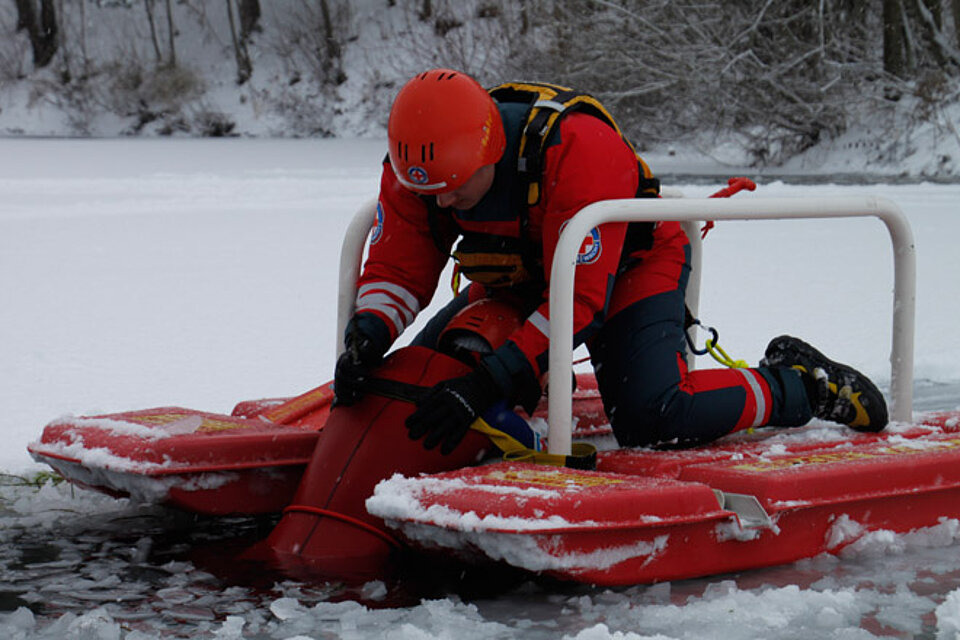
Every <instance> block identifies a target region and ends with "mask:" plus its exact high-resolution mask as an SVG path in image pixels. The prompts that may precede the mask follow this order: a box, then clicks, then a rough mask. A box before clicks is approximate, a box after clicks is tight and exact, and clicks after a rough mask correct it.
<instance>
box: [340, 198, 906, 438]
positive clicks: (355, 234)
mask: <svg viewBox="0 0 960 640" xmlns="http://www.w3.org/2000/svg"><path fill="white" fill-rule="evenodd" d="M669 195H676V194H675V193H674V192H671V193H670V194H669ZM375 211H376V200H372V201H370V202H368V203H366V204H365V205H364V206H363V207H361V208H360V210H359V211H358V212H357V213H356V215H355V216H354V218H353V220H352V221H351V222H350V226H349V228H348V229H347V234H346V236H345V238H344V241H343V246H342V248H341V253H340V291H339V296H338V309H337V351H338V353H339V352H340V351H341V350H342V348H343V346H342V342H343V339H342V336H343V331H344V329H345V328H346V324H347V322H348V321H349V319H350V316H351V315H352V314H353V309H354V305H355V303H356V282H357V278H358V276H359V273H360V260H361V257H362V255H363V247H364V244H365V242H366V238H367V234H368V233H369V231H370V226H371V224H372V221H373V219H374V214H375ZM867 216H873V217H877V218H880V220H882V221H883V223H884V224H886V226H887V230H888V231H889V233H890V239H891V241H892V243H893V257H894V285H893V335H892V342H891V354H890V396H891V408H890V417H891V419H892V420H896V421H904V422H905V421H909V420H910V419H911V416H912V410H913V340H914V315H915V309H916V250H915V247H914V242H913V232H912V231H911V229H910V225H909V223H908V222H907V219H906V217H905V216H904V215H903V213H902V212H901V211H900V208H899V207H898V206H897V205H896V204H894V203H893V202H891V201H890V200H887V199H886V198H880V197H875V196H849V197H837V198H743V199H736V200H727V199H719V198H715V199H701V198H690V199H672V198H669V199H668V198H662V199H625V200H605V201H603V202H595V203H593V204H591V205H588V206H586V207H584V208H583V209H581V210H580V211H579V212H578V213H577V214H576V215H575V216H574V217H573V218H571V219H570V221H569V222H568V223H567V225H566V227H565V228H564V230H563V233H561V235H560V239H559V241H558V243H557V248H556V251H555V252H554V258H553V265H552V271H551V278H550V354H549V366H550V372H549V386H550V389H551V390H552V393H550V395H549V402H548V412H549V413H548V417H549V420H548V423H549V425H550V434H549V449H550V452H551V453H559V454H569V453H570V445H571V425H572V417H573V398H572V395H571V393H570V391H569V389H570V384H569V381H570V376H571V367H572V364H571V363H572V361H573V340H572V336H573V277H574V271H575V268H576V262H577V254H578V252H579V250H580V245H581V244H582V242H583V239H584V238H585V237H586V236H587V235H588V234H589V232H590V230H591V229H593V228H594V227H596V226H598V225H601V224H604V223H606V222H615V221H631V222H635V221H656V220H677V221H681V222H683V223H684V224H685V225H687V228H688V229H691V228H692V229H693V230H694V232H693V233H690V232H688V235H689V236H691V242H692V245H693V249H694V254H693V263H694V265H699V264H700V256H699V236H698V234H697V233H696V231H695V230H696V227H695V226H693V227H691V226H689V225H693V224H695V222H696V221H700V220H777V219H801V218H850V217H867ZM694 272H695V273H697V272H699V269H695V270H694ZM698 298H699V274H698V273H697V277H696V278H695V279H693V280H692V282H691V284H690V285H688V291H687V300H688V302H687V304H688V306H690V309H691V311H693V312H694V313H696V312H697V304H698V301H699V300H698Z"/></svg>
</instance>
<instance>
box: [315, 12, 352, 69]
mask: <svg viewBox="0 0 960 640" xmlns="http://www.w3.org/2000/svg"><path fill="white" fill-rule="evenodd" d="M320 13H321V15H322V16H323V39H324V42H325V43H326V60H325V62H324V67H325V70H326V72H327V77H328V78H332V79H333V81H334V83H335V84H342V83H343V82H344V81H345V80H346V79H347V77H346V74H344V73H343V69H342V68H341V66H340V42H339V41H338V40H337V37H336V34H334V32H333V20H332V19H331V17H330V4H329V3H328V2H327V0H320Z"/></svg>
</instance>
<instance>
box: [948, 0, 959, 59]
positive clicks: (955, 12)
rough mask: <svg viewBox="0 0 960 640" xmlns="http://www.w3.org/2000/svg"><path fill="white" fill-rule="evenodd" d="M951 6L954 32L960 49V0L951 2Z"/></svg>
mask: <svg viewBox="0 0 960 640" xmlns="http://www.w3.org/2000/svg"><path fill="white" fill-rule="evenodd" d="M950 6H951V8H952V9H953V31H954V36H955V42H956V45H957V47H958V48H960V0H951V3H950Z"/></svg>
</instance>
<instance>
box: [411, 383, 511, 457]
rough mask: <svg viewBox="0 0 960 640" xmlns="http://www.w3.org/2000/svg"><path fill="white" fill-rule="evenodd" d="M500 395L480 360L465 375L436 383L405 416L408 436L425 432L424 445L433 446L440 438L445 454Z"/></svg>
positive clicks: (500, 392) (421, 434)
mask: <svg viewBox="0 0 960 640" xmlns="http://www.w3.org/2000/svg"><path fill="white" fill-rule="evenodd" d="M501 399H503V392H502V391H501V389H500V387H499V386H498V385H497V383H496V382H495V381H494V378H493V376H492V375H491V373H490V371H488V370H487V368H486V367H485V366H484V365H483V364H481V365H480V366H479V367H477V368H476V369H474V370H473V371H471V372H470V373H468V374H467V375H465V376H460V377H459V378H452V379H450V380H445V381H444V382H441V383H439V384H437V385H435V386H434V387H433V388H432V389H431V390H430V391H429V392H428V393H427V395H426V396H425V397H424V398H423V399H422V400H420V402H418V403H417V409H416V411H414V412H413V414H411V415H410V417H408V418H407V429H409V431H410V439H411V440H417V439H419V438H422V437H423V436H424V435H426V436H427V437H426V438H425V439H424V441H423V446H424V448H426V449H433V448H434V447H436V446H437V445H438V444H440V443H441V442H442V443H443V444H442V445H441V446H440V453H442V454H443V455H447V454H449V453H450V452H452V451H453V450H454V449H456V448H457V445H459V444H460V442H461V441H462V440H463V437H464V436H465V435H466V434H467V431H468V430H469V429H470V425H471V424H473V421H474V420H476V419H477V416H479V415H480V414H482V413H483V412H484V411H486V410H487V409H489V408H490V407H492V406H493V405H494V404H495V403H496V402H497V401H498V400H501Z"/></svg>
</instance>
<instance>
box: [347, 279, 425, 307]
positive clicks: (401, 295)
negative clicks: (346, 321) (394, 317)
mask: <svg viewBox="0 0 960 640" xmlns="http://www.w3.org/2000/svg"><path fill="white" fill-rule="evenodd" d="M374 291H382V292H384V293H389V294H390V295H391V296H393V297H394V298H396V299H397V300H398V301H400V302H401V303H403V306H405V307H406V308H407V309H408V310H409V311H410V312H411V313H412V314H413V315H417V314H418V313H420V303H419V302H417V297H416V296H415V295H413V294H412V293H410V292H409V291H408V290H407V289H405V288H403V287H401V286H400V285H398V284H393V283H392V282H384V281H382V280H381V281H380V282H368V283H367V284H365V285H363V286H361V287H360V289H359V290H358V291H357V302H358V303H359V301H360V298H362V297H364V296H365V295H368V294H369V293H371V292H374Z"/></svg>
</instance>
